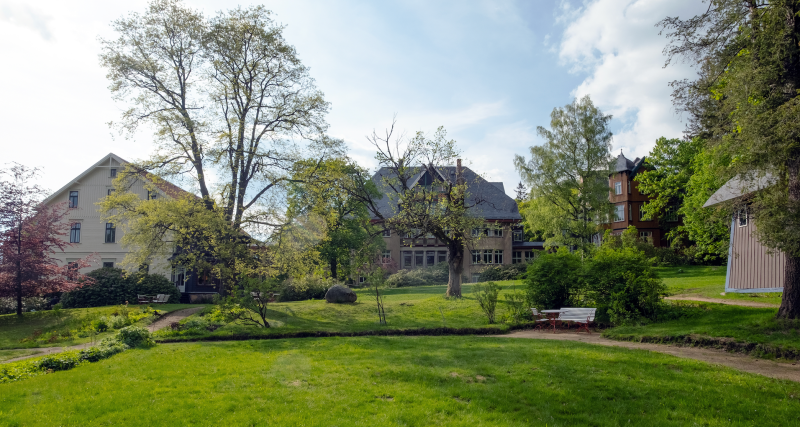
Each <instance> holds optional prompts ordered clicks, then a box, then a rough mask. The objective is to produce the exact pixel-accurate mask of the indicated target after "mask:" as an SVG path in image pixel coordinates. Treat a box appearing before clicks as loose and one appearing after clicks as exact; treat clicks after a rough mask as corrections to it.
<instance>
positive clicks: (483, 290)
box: [472, 282, 501, 324]
mask: <svg viewBox="0 0 800 427" xmlns="http://www.w3.org/2000/svg"><path fill="white" fill-rule="evenodd" d="M500 289H501V288H500V286H497V283H494V282H489V283H487V284H486V285H481V284H480V283H478V284H476V285H475V286H474V287H473V288H472V293H474V294H475V299H476V300H477V301H478V305H480V307H481V310H483V314H485V315H486V318H487V319H489V324H492V323H494V312H495V309H496V308H497V296H498V295H499V294H500Z"/></svg>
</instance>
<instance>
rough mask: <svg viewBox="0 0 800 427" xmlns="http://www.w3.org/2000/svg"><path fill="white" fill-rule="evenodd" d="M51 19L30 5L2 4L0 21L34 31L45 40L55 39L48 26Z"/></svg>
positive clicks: (0, 6)
mask: <svg viewBox="0 0 800 427" xmlns="http://www.w3.org/2000/svg"><path fill="white" fill-rule="evenodd" d="M51 19H52V18H51V17H50V16H48V15H46V14H44V13H43V12H41V11H40V10H38V9H36V8H34V7H31V6H30V5H28V4H24V3H12V2H0V21H5V22H8V23H11V24H13V25H18V26H21V27H25V28H28V29H29V30H33V31H34V32H36V33H38V34H39V35H40V36H41V37H42V38H43V39H45V40H51V39H52V38H53V33H52V32H51V31H50V28H49V26H48V21H50V20H51Z"/></svg>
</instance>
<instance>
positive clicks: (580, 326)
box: [576, 322, 592, 335]
mask: <svg viewBox="0 0 800 427" xmlns="http://www.w3.org/2000/svg"><path fill="white" fill-rule="evenodd" d="M576 323H577V322H576ZM581 329H586V333H587V334H589V335H591V334H592V331H590V330H589V322H586V323H578V332H580V331H581Z"/></svg>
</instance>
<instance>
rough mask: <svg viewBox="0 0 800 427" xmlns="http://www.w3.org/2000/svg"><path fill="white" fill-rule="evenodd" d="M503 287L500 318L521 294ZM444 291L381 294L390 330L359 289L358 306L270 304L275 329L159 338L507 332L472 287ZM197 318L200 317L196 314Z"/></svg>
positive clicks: (512, 286)
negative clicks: (510, 295) (456, 295)
mask: <svg viewBox="0 0 800 427" xmlns="http://www.w3.org/2000/svg"><path fill="white" fill-rule="evenodd" d="M498 283H499V284H500V286H501V287H502V288H503V290H502V292H501V294H500V298H499V299H500V301H499V303H498V307H497V315H498V318H502V317H503V316H504V315H507V312H508V310H507V308H506V307H507V305H506V303H505V298H504V296H503V295H504V294H505V293H507V292H514V291H522V290H523V285H522V282H520V281H507V282H498ZM445 288H446V287H445V286H420V287H413V288H395V289H386V290H382V291H381V294H382V295H384V303H385V311H386V321H387V325H380V324H379V323H378V315H377V312H376V304H375V295H374V294H370V293H369V291H368V290H366V289H357V290H356V293H357V294H358V301H356V302H355V303H352V304H328V303H327V302H325V300H312V301H296V302H286V303H274V304H270V305H269V309H270V310H269V313H268V320H269V323H270V325H271V326H272V327H271V328H256V327H253V326H245V325H241V324H237V323H230V324H227V325H225V326H223V327H222V328H220V329H217V330H216V331H214V332H208V331H205V330H188V331H180V332H172V331H168V330H164V331H161V332H158V333H157V337H158V339H164V338H169V339H197V338H199V337H209V336H214V337H223V336H230V335H242V334H246V335H251V336H256V335H271V334H283V333H291V332H300V331H328V332H358V331H371V330H382V329H410V328H437V327H443V326H446V327H450V328H467V327H471V328H475V327H488V326H493V327H496V328H497V329H498V330H502V329H506V328H507V327H508V325H507V324H503V323H500V324H496V325H489V324H488V321H487V320H486V316H485V315H484V314H483V313H482V312H481V310H480V307H479V306H478V303H477V302H476V301H475V298H474V296H473V295H472V285H465V286H464V287H463V289H462V293H463V295H464V297H463V298H461V299H459V300H456V299H449V300H448V299H445V298H444V297H443V295H444V292H445ZM196 316H197V315H196Z"/></svg>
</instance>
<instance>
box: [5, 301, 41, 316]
mask: <svg viewBox="0 0 800 427" xmlns="http://www.w3.org/2000/svg"><path fill="white" fill-rule="evenodd" d="M45 309H47V298H42V297H26V298H22V311H31V310H35V311H42V310H45ZM16 312H17V299H16V298H14V297H8V298H0V314H10V313H16Z"/></svg>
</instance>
